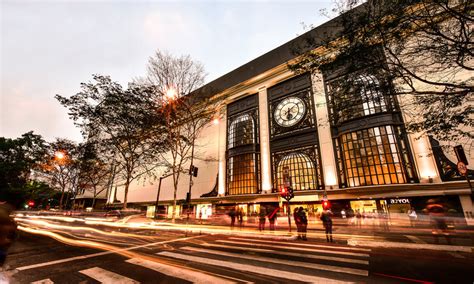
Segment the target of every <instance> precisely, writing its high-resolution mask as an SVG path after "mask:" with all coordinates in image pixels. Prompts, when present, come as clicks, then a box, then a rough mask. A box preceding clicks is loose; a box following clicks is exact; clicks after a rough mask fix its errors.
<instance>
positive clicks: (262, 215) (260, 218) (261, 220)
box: [258, 206, 267, 231]
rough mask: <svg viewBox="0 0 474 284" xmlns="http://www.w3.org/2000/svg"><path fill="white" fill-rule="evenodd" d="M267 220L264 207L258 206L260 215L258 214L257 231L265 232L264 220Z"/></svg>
mask: <svg viewBox="0 0 474 284" xmlns="http://www.w3.org/2000/svg"><path fill="white" fill-rule="evenodd" d="M266 218H267V210H266V209H265V207H263V206H260V213H259V214H258V230H259V231H264V230H265V220H266Z"/></svg>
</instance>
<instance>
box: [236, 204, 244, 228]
mask: <svg viewBox="0 0 474 284" xmlns="http://www.w3.org/2000/svg"><path fill="white" fill-rule="evenodd" d="M237 219H238V221H239V227H240V228H241V229H242V225H243V223H244V210H243V209H242V208H239V209H238V210H237Z"/></svg>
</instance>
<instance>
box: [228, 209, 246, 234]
mask: <svg viewBox="0 0 474 284" xmlns="http://www.w3.org/2000/svg"><path fill="white" fill-rule="evenodd" d="M229 217H230V228H231V229H234V227H235V220H236V219H237V221H238V222H239V227H240V228H242V226H243V223H244V211H243V210H242V208H237V210H235V208H234V207H232V208H231V209H230V211H229Z"/></svg>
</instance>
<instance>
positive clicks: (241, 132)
mask: <svg viewBox="0 0 474 284" xmlns="http://www.w3.org/2000/svg"><path fill="white" fill-rule="evenodd" d="M255 140H256V139H255V123H254V120H253V118H252V117H251V116H250V115H249V114H243V115H241V116H238V117H237V118H235V119H234V120H233V121H232V122H231V124H230V127H229V149H230V148H234V147H237V146H242V145H247V144H253V143H255Z"/></svg>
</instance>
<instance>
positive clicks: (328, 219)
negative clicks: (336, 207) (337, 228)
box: [321, 209, 333, 243]
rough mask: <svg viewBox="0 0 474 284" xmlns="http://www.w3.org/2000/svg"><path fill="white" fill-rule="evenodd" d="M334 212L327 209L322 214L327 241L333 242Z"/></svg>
mask: <svg viewBox="0 0 474 284" xmlns="http://www.w3.org/2000/svg"><path fill="white" fill-rule="evenodd" d="M332 215H333V214H332V212H331V210H329V209H325V210H324V211H323V213H322V214H321V221H323V226H324V229H325V231H326V241H327V242H328V243H329V242H331V243H332V242H333V239H332Z"/></svg>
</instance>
